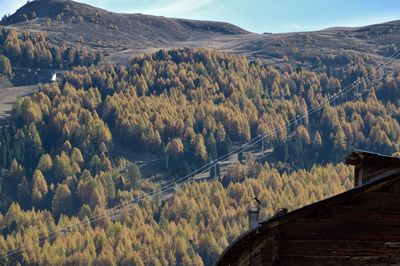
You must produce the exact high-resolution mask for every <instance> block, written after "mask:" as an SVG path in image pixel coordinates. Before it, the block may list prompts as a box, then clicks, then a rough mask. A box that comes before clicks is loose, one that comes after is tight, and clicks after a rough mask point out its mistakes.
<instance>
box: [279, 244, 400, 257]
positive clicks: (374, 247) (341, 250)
mask: <svg viewBox="0 0 400 266" xmlns="http://www.w3.org/2000/svg"><path fill="white" fill-rule="evenodd" d="M279 255H280V256H287V255H290V256H295V255H298V256H360V257H368V256H396V257H399V258H400V248H389V247H387V246H385V245H384V244H383V243H379V242H376V243H374V244H371V242H369V243H363V242H360V241H358V242H357V243H350V242H347V243H344V244H343V245H340V244H339V243H338V241H336V242H330V241H319V242H318V243H316V242H315V241H310V243H307V242H306V241H302V242H299V243H294V242H293V241H282V246H281V248H280V252H279Z"/></svg>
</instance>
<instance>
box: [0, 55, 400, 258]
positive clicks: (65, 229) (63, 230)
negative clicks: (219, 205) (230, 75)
mask: <svg viewBox="0 0 400 266" xmlns="http://www.w3.org/2000/svg"><path fill="white" fill-rule="evenodd" d="M399 55H400V49H398V51H397V52H395V53H394V54H393V55H392V56H390V57H389V59H388V60H387V61H386V62H385V63H383V64H379V68H378V70H381V69H383V67H384V66H385V65H387V64H389V63H391V62H393V61H394V60H395V59H396V58H397V57H398V56H399ZM371 76H372V74H369V75H367V76H366V77H364V78H369V77H371ZM381 79H383V77H380V78H379V79H377V80H381ZM360 83H361V80H359V81H357V82H353V83H352V84H350V85H348V86H347V87H346V88H345V89H344V90H342V91H341V92H340V93H339V94H336V95H334V96H332V97H328V98H327V99H326V100H324V101H323V102H322V103H320V104H318V105H317V106H315V107H313V108H311V109H308V110H307V111H306V112H304V113H303V114H302V115H301V116H299V115H297V116H296V117H295V118H292V119H291V120H289V122H288V124H287V125H286V126H284V127H282V126H277V127H275V128H274V129H273V130H272V131H270V132H269V133H267V134H260V135H258V136H256V137H254V138H252V139H250V140H249V141H248V142H246V143H245V144H243V145H241V146H240V147H239V148H237V149H235V150H233V151H231V152H229V153H227V154H225V155H223V156H221V157H219V158H217V159H215V160H214V161H215V162H216V163H218V162H219V161H223V160H225V159H226V158H228V157H229V156H231V155H233V154H238V153H239V152H243V151H245V150H247V149H249V148H251V147H253V146H255V145H257V144H258V143H259V142H261V141H262V140H263V139H265V138H266V137H271V136H273V135H272V133H275V134H277V133H278V132H279V131H281V130H283V129H285V128H286V129H290V126H291V125H293V124H295V123H297V122H298V121H300V120H301V119H303V118H304V117H306V116H307V115H310V114H313V113H315V112H317V111H319V110H321V109H322V108H323V107H324V106H325V105H326V104H328V103H330V102H332V101H334V100H336V99H338V98H339V97H341V96H343V95H346V94H347V93H349V92H350V91H351V90H352V89H354V88H355V86H357V85H359V84H360ZM214 161H213V162H210V163H208V164H206V165H204V166H202V167H200V168H198V169H196V170H195V171H193V172H191V173H190V174H188V175H186V176H184V177H182V178H179V179H178V180H174V181H171V182H170V184H167V185H165V186H163V187H160V188H159V189H157V190H155V191H153V192H151V193H147V194H146V195H144V196H142V197H140V198H138V199H134V200H132V199H131V200H128V201H125V202H123V203H122V204H119V205H117V206H115V207H114V208H112V209H110V210H108V211H106V212H105V214H98V215H94V216H91V217H90V218H89V219H87V220H85V221H80V222H78V223H75V224H72V225H69V226H67V227H62V228H61V229H59V230H57V231H55V232H53V233H51V234H50V235H49V236H47V237H46V236H42V237H39V238H38V239H37V241H34V242H32V243H29V244H27V245H21V246H19V247H16V248H14V249H9V250H7V251H5V252H3V255H6V256H7V257H10V256H12V255H14V254H17V253H19V252H21V251H23V250H25V249H27V248H28V247H31V246H34V245H40V244H41V243H44V242H45V241H47V240H51V239H53V238H55V237H56V236H57V235H58V234H60V233H68V232H70V230H71V229H72V228H74V227H77V229H79V228H80V227H81V226H82V225H85V224H88V225H89V224H90V223H93V222H97V221H99V220H100V219H102V218H105V217H107V216H110V215H114V214H116V213H118V212H120V211H121V209H119V208H120V207H122V208H124V209H130V208H131V207H132V206H134V205H135V204H137V203H139V202H142V201H144V200H145V199H147V198H152V197H154V196H155V195H158V194H159V193H162V191H163V190H165V189H166V188H169V187H170V186H171V185H173V186H175V187H177V188H179V187H181V186H183V185H184V184H185V183H187V182H189V181H191V180H192V179H191V178H193V176H195V175H197V174H199V173H203V172H204V171H208V170H209V169H211V168H212V167H214V166H215V164H216V163H214ZM180 181H182V182H181V183H178V182H180ZM122 210H123V209H122Z"/></svg>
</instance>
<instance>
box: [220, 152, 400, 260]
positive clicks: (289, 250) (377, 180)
mask: <svg viewBox="0 0 400 266" xmlns="http://www.w3.org/2000/svg"><path fill="white" fill-rule="evenodd" d="M346 162H347V163H348V164H351V165H354V168H355V176H354V184H355V187H354V188H353V189H351V190H349V191H346V192H344V193H342V194H339V195H336V196H334V197H331V198H328V199H325V200H322V201H319V202H316V203H314V204H311V205H308V206H306V207H303V208H301V209H298V210H295V211H292V212H289V213H283V214H281V215H277V216H275V217H273V218H271V219H269V220H267V221H264V222H262V223H259V226H258V227H256V228H254V229H251V230H249V231H248V232H247V233H245V234H244V235H242V236H241V237H239V238H238V239H237V240H236V241H235V242H234V243H232V244H231V245H230V246H229V247H228V248H227V249H226V250H225V251H224V252H223V254H222V255H221V256H220V258H219V259H218V261H217V265H220V266H223V265H400V158H394V157H388V156H383V155H379V154H372V153H369V152H365V151H354V152H353V153H351V154H350V155H349V156H348V157H347V158H346Z"/></svg>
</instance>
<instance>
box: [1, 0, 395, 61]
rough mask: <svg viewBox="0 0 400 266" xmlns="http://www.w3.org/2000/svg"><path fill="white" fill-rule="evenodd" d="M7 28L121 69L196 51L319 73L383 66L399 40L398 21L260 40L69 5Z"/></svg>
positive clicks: (50, 1)
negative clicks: (347, 58) (337, 59)
mask: <svg viewBox="0 0 400 266" xmlns="http://www.w3.org/2000/svg"><path fill="white" fill-rule="evenodd" d="M3 24H5V25H6V27H7V28H10V29H13V30H17V31H20V32H22V31H29V32H32V31H33V32H45V33H46V34H47V36H48V39H49V40H51V41H52V42H54V43H56V44H64V43H66V42H67V43H69V44H72V45H78V46H87V47H89V48H92V49H101V50H103V51H104V52H105V54H106V55H110V57H107V58H108V60H111V61H116V62H123V63H126V62H127V60H128V59H129V57H131V56H133V55H137V54H143V53H145V52H154V51H156V50H159V49H174V48H182V47H197V48H209V49H213V50H221V51H225V52H232V53H237V54H247V55H248V56H249V57H250V58H251V59H256V58H259V59H261V60H263V61H264V63H267V64H290V65H299V64H301V65H303V66H309V67H311V68H316V67H318V65H319V64H320V62H321V60H322V61H323V60H324V58H327V57H331V56H335V55H338V54H343V53H344V52H351V53H356V54H358V55H360V56H362V57H364V56H368V57H369V58H372V59H373V61H374V62H383V60H385V58H387V57H388V56H390V55H391V54H393V51H394V48H395V46H396V41H397V40H399V39H400V21H392V22H388V23H383V24H377V25H371V26H366V27H359V28H330V29H326V30H321V31H315V32H297V33H285V34H256V33H250V32H247V31H245V30H243V29H241V28H239V27H237V26H234V25H232V24H228V23H222V22H210V21H197V20H185V19H175V18H166V17H157V16H149V15H143V14H118V13H113V12H108V11H106V10H103V9H99V8H96V7H92V6H89V5H86V4H81V3H76V2H73V1H70V0H37V1H33V2H30V3H27V4H26V5H24V6H23V7H21V8H20V9H19V10H18V11H17V12H16V13H15V14H13V15H12V16H10V17H9V18H7V19H6V20H4V21H3ZM397 45H398V43H397ZM391 66H392V67H397V66H398V65H396V63H395V64H392V65H391Z"/></svg>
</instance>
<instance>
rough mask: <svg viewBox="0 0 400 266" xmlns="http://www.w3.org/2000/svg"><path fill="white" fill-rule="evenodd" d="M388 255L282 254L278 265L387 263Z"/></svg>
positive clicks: (324, 265)
mask: <svg viewBox="0 0 400 266" xmlns="http://www.w3.org/2000/svg"><path fill="white" fill-rule="evenodd" d="M390 262H391V258H389V257H380V256H371V257H351V256H336V257H334V256H284V257H283V256H282V257H280V260H279V265H299V266H301V265H320V266H322V265H323V266H328V265H329V266H330V265H346V266H350V265H375V266H377V265H388V264H389V263H390Z"/></svg>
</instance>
